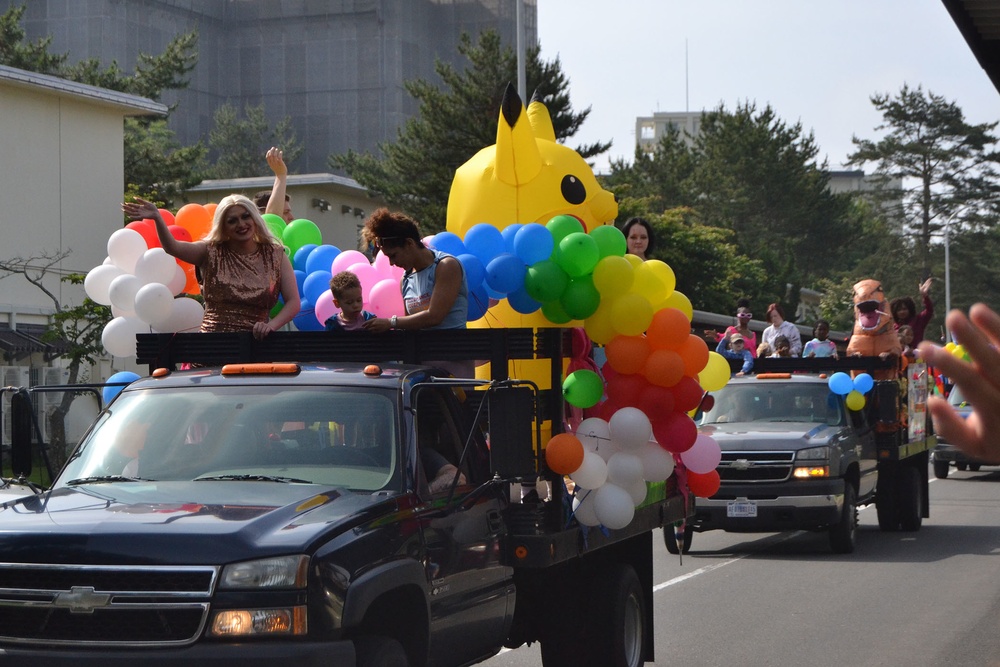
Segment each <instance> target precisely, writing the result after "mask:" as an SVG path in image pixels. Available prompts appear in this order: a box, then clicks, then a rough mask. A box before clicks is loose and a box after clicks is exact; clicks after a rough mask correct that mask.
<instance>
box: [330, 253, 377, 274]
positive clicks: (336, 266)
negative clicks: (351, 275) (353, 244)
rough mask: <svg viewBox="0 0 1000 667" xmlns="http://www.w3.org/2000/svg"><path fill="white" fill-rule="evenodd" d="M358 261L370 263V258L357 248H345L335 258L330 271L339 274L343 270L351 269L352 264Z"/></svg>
mask: <svg viewBox="0 0 1000 667" xmlns="http://www.w3.org/2000/svg"><path fill="white" fill-rule="evenodd" d="M358 262H364V263H365V264H368V258H367V257H365V256H364V254H362V253H360V252H358V251H357V250H344V251H343V252H341V253H340V254H339V255H337V256H336V257H334V258H333V263H332V264H330V273H332V274H333V275H337V274H338V273H340V272H341V271H347V270H349V269H350V267H351V265H352V264H357V263H358Z"/></svg>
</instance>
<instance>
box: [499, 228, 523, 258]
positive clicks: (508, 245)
mask: <svg viewBox="0 0 1000 667" xmlns="http://www.w3.org/2000/svg"><path fill="white" fill-rule="evenodd" d="M521 227H524V225H522V224H521V223H520V222H515V223H514V224H512V225H507V226H506V227H504V228H503V231H502V232H500V235H501V236H503V247H504V252H509V253H510V254H512V255H515V254H517V253H516V251H515V250H514V237H515V236H517V231H518V230H519V229H521Z"/></svg>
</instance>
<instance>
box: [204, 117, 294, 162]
mask: <svg viewBox="0 0 1000 667" xmlns="http://www.w3.org/2000/svg"><path fill="white" fill-rule="evenodd" d="M212 120H213V123H214V127H213V128H212V130H211V132H209V135H208V147H209V149H210V150H211V151H212V153H213V154H214V155H215V156H216V158H215V164H214V165H213V166H212V167H211V169H210V170H209V173H210V174H211V175H212V177H213V178H242V177H247V176H259V175H260V170H261V161H262V160H263V155H264V153H266V152H267V149H268V148H269V147H271V146H279V147H281V149H282V151H283V153H284V160H285V164H289V165H290V164H292V163H293V162H294V161H295V160H297V159H298V158H299V156H300V155H302V151H303V147H302V144H301V143H300V142H299V141H298V140H297V139H296V138H295V128H294V127H292V119H291V118H290V117H289V116H285V117H284V118H283V119H281V120H280V121H278V123H277V124H276V125H275V126H274V128H273V129H272V128H271V124H270V122H269V121H268V120H267V116H266V115H265V113H264V105H263V104H260V105H258V106H252V105H250V104H248V105H246V107H245V108H244V109H243V117H242V118H241V117H240V112H239V109H237V108H236V107H234V106H233V105H232V104H229V103H228V102H227V103H226V104H223V105H222V106H221V107H219V108H218V109H216V111H215V114H214V115H213V118H212Z"/></svg>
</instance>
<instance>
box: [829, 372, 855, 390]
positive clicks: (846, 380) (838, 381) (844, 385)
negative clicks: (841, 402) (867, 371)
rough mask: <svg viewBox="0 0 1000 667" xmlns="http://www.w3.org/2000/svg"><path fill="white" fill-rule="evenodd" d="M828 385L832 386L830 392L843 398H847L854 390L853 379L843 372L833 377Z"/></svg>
mask: <svg viewBox="0 0 1000 667" xmlns="http://www.w3.org/2000/svg"><path fill="white" fill-rule="evenodd" d="M827 384H828V385H829V386H830V391H832V392H833V393H835V394H840V395H841V396H846V395H847V394H849V393H851V390H852V389H854V380H852V379H851V376H850V375H848V374H847V373H844V372H841V371H838V372H836V373H834V374H833V375H831V376H830V379H829V380H828V381H827Z"/></svg>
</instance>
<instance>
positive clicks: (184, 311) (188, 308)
mask: <svg viewBox="0 0 1000 667" xmlns="http://www.w3.org/2000/svg"><path fill="white" fill-rule="evenodd" d="M204 317H205V308H204V307H203V306H202V305H201V304H200V303H198V302H197V301H195V300H194V299H188V298H186V297H185V298H183V299H174V304H173V312H172V313H171V315H170V319H171V321H172V322H173V323H175V324H176V325H177V328H176V329H174V331H180V332H182V333H197V332H198V330H199V329H200V328H201V320H202V319H203V318H204Z"/></svg>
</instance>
